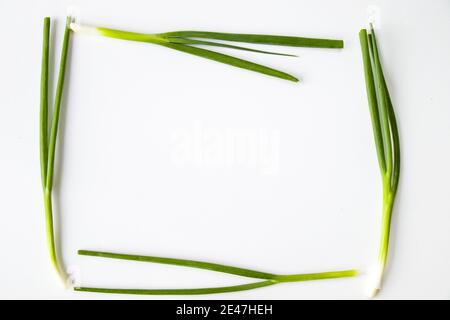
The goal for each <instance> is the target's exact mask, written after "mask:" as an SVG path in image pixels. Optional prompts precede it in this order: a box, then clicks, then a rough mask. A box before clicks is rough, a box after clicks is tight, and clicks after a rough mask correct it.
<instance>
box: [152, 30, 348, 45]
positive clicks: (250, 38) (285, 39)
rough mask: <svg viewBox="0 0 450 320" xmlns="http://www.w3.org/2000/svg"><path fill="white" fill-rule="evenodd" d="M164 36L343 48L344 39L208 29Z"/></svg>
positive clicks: (178, 32)
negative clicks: (225, 31)
mask: <svg viewBox="0 0 450 320" xmlns="http://www.w3.org/2000/svg"><path fill="white" fill-rule="evenodd" d="M159 36H162V37H181V38H205V39H215V40H225V41H236V42H248V43H259V44H270V45H278V46H290V47H311V48H343V47H344V41H342V40H331V39H317V38H304V37H290V36H277V35H267V34H246V33H223V32H208V31H174V32H166V33H160V34H159Z"/></svg>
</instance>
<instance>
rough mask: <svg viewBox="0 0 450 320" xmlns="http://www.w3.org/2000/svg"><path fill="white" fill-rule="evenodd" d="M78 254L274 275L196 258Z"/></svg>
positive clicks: (247, 274)
mask: <svg viewBox="0 0 450 320" xmlns="http://www.w3.org/2000/svg"><path fill="white" fill-rule="evenodd" d="M78 254H79V255H83V256H94V257H102V258H112V259H122V260H133V261H141V262H151V263H161V264H170V265H176V266H183V267H191V268H198V269H206V270H211V271H217V272H223V273H229V274H234V275H238V276H243V277H248V278H257V279H273V278H274V277H275V276H276V275H275V274H272V273H267V272H260V271H255V270H250V269H243V268H237V267H231V266H227V265H223V264H217V263H210V262H204V261H196V260H186V259H174V258H164V257H155V256H142V255H131V254H121V253H112V252H100V251H90V250H79V251H78Z"/></svg>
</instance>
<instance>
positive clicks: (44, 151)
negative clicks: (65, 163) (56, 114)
mask: <svg viewBox="0 0 450 320" xmlns="http://www.w3.org/2000/svg"><path fill="white" fill-rule="evenodd" d="M43 29H44V30H43V35H42V66H41V110H40V115H39V117H40V128H39V146H40V160H41V180H42V188H45V184H46V179H47V159H48V56H49V47H50V44H49V42H50V41H49V39H50V18H49V17H46V18H44V28H43Z"/></svg>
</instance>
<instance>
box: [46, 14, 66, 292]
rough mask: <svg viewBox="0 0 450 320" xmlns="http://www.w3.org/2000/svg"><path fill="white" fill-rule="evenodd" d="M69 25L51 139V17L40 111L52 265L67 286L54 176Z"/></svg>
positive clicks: (48, 22)
mask: <svg viewBox="0 0 450 320" xmlns="http://www.w3.org/2000/svg"><path fill="white" fill-rule="evenodd" d="M69 24H70V18H67V21H66V27H65V31H64V40H63V46H62V51H61V60H60V67H59V75H58V83H57V87H56V95H55V101H54V106H53V115H52V121H51V131H50V136H48V57H49V35H50V18H48V17H47V18H45V19H44V31H43V49H42V70H41V111H40V159H41V177H42V188H43V193H44V206H45V221H46V229H47V242H48V248H49V252H50V258H51V261H52V264H53V266H54V268H55V269H56V271H57V272H58V274H59V276H60V277H61V279H62V280H63V282H64V283H65V282H66V281H67V274H66V272H65V270H64V265H63V263H62V261H60V258H59V257H58V253H57V247H56V241H55V230H54V217H53V206H52V189H53V175H54V167H55V152H56V140H57V136H58V124H59V116H60V113H61V100H62V93H63V87H64V77H65V70H66V62H67V52H68V48H69V38H70V28H69Z"/></svg>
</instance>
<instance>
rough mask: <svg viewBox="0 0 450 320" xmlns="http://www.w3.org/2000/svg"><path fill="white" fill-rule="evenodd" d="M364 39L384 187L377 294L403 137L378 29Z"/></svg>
mask: <svg viewBox="0 0 450 320" xmlns="http://www.w3.org/2000/svg"><path fill="white" fill-rule="evenodd" d="M359 38H360V42H361V49H362V56H363V63H364V74H365V79H366V91H367V97H368V102H369V109H370V115H371V120H372V126H373V132H374V137H375V146H376V150H377V156H378V163H379V167H380V172H381V179H382V186H383V208H382V222H381V239H380V247H379V255H378V263H377V267H376V269H375V274H374V275H373V279H371V280H372V281H373V282H374V283H373V284H371V288H370V293H369V295H370V296H372V297H373V296H375V295H376V294H377V293H378V292H379V290H380V288H381V284H382V281H383V275H384V271H385V268H386V262H387V258H388V251H389V236H390V229H391V217H392V210H393V206H394V202H395V196H396V193H397V187H398V181H399V175H400V139H399V134H398V128H397V121H396V118H395V113H394V108H393V105H392V101H391V97H390V94H389V90H388V88H387V85H386V80H385V77H384V74H383V69H382V66H381V61H380V56H379V51H378V46H377V41H376V36H375V31H374V30H373V27H372V26H371V28H370V31H369V33H368V32H367V30H366V29H362V30H361V31H360V33H359Z"/></svg>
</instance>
